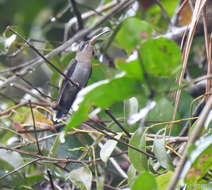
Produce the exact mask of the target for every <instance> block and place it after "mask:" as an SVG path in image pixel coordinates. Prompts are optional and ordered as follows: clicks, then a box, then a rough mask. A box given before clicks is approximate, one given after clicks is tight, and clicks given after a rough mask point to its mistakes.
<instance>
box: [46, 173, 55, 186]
mask: <svg viewBox="0 0 212 190" xmlns="http://www.w3.org/2000/svg"><path fill="white" fill-rule="evenodd" d="M47 174H48V177H49V180H50V184H51V188H52V190H55V188H54V183H53V180H52V176H51V173H50V170H49V169H48V170H47Z"/></svg>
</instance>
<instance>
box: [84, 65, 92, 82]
mask: <svg viewBox="0 0 212 190" xmlns="http://www.w3.org/2000/svg"><path fill="white" fill-rule="evenodd" d="M91 74H92V67H91V69H90V73H89V77H88V81H89V79H90V78H91ZM88 81H87V83H86V84H85V86H87V84H88Z"/></svg>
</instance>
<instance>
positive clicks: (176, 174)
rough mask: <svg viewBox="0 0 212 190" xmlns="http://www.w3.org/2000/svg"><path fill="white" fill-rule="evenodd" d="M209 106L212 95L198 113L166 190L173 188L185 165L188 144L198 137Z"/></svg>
mask: <svg viewBox="0 0 212 190" xmlns="http://www.w3.org/2000/svg"><path fill="white" fill-rule="evenodd" d="M211 107H212V96H210V98H209V99H208V101H207V103H206V105H205V107H204V109H203V111H202V112H201V114H200V117H199V119H198V120H197V124H196V126H195V128H194V130H193V131H192V132H191V135H190V137H189V140H188V143H187V147H186V150H185V151H184V153H183V157H182V159H181V160H180V162H179V165H178V166H177V168H176V169H175V172H174V174H173V176H172V179H171V181H170V183H169V186H168V188H167V190H173V189H175V186H176V184H177V182H178V179H179V176H180V174H181V172H182V169H183V166H184V165H185V162H186V160H187V153H188V148H189V146H190V145H192V144H194V143H195V141H196V140H197V139H198V138H199V136H200V134H201V130H202V128H203V127H204V122H205V120H206V119H207V116H208V113H209V111H210V110H211Z"/></svg>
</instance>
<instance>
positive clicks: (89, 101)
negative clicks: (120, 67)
mask: <svg viewBox="0 0 212 190" xmlns="http://www.w3.org/2000/svg"><path fill="white" fill-rule="evenodd" d="M141 91H142V88H141V84H140V82H139V81H137V80H135V79H132V78H127V77H124V76H121V75H120V76H117V77H116V78H114V79H111V80H104V81H100V82H97V83H94V84H92V85H90V86H88V87H86V88H84V89H83V90H81V92H79V94H78V97H77V99H78V100H79V101H80V100H81V103H80V104H79V108H78V110H77V111H76V112H74V113H73V115H72V117H71V119H70V122H69V123H68V125H67V127H66V131H68V130H70V129H71V128H73V127H76V126H78V125H79V124H80V123H81V122H83V121H84V120H86V119H88V114H89V112H90V111H91V107H92V105H94V106H98V107H101V108H107V107H109V106H110V105H112V104H113V103H115V102H116V101H120V100H124V99H127V98H130V97H132V96H134V95H136V94H139V93H141ZM77 103H78V102H77V100H76V101H75V104H77Z"/></svg>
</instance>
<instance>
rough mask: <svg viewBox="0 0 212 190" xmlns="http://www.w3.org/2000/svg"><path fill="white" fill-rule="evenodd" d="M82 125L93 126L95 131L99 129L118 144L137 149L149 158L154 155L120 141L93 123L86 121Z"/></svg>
mask: <svg viewBox="0 0 212 190" xmlns="http://www.w3.org/2000/svg"><path fill="white" fill-rule="evenodd" d="M83 125H87V126H89V127H91V128H94V129H96V130H97V131H99V132H101V133H102V134H104V135H105V136H106V137H108V138H110V139H113V140H115V141H117V142H119V143H120V144H123V145H126V146H127V147H129V148H131V149H133V150H135V151H137V152H140V153H142V154H145V155H146V156H148V157H151V158H153V159H154V158H155V157H154V156H153V153H152V154H150V153H147V152H144V151H143V150H140V149H138V148H136V147H134V146H132V145H130V144H128V143H126V142H123V141H120V140H118V139H116V138H115V137H113V136H111V135H108V134H107V133H106V132H105V131H102V130H101V129H99V128H98V127H96V126H94V125H90V124H86V123H84V124H83Z"/></svg>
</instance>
